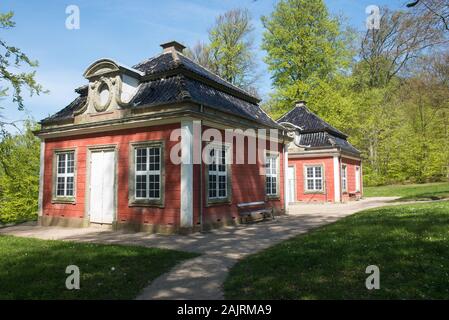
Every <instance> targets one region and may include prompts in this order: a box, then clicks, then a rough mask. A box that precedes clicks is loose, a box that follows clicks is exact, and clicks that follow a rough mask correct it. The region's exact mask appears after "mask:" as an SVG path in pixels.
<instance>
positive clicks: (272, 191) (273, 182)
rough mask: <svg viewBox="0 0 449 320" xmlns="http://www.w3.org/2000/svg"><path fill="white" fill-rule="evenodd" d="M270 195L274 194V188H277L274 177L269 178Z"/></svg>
mask: <svg viewBox="0 0 449 320" xmlns="http://www.w3.org/2000/svg"><path fill="white" fill-rule="evenodd" d="M271 179H272V180H271V194H276V193H277V192H276V186H277V181H276V177H272V178H271Z"/></svg>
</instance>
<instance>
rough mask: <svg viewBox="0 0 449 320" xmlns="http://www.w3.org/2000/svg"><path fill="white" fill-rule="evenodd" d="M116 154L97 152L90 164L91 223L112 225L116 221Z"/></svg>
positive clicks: (106, 151) (108, 151)
mask: <svg viewBox="0 0 449 320" xmlns="http://www.w3.org/2000/svg"><path fill="white" fill-rule="evenodd" d="M114 176H115V152H114V151H113V150H103V151H95V152H92V154H91V164H90V199H89V200H90V201H89V203H90V210H89V214H90V221H91V222H95V223H112V222H113V221H114V211H115V210H114V209H115V206H114V202H115V201H114V198H115V197H114V194H115V188H114Z"/></svg>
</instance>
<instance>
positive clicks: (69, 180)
mask: <svg viewBox="0 0 449 320" xmlns="http://www.w3.org/2000/svg"><path fill="white" fill-rule="evenodd" d="M66 196H73V177H67V188H66Z"/></svg>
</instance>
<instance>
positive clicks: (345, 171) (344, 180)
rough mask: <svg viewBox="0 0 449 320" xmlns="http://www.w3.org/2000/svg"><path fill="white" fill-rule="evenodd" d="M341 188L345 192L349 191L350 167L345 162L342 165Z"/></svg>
mask: <svg viewBox="0 0 449 320" xmlns="http://www.w3.org/2000/svg"><path fill="white" fill-rule="evenodd" d="M341 188H342V190H343V192H347V191H348V167H347V165H345V164H343V165H342V166H341Z"/></svg>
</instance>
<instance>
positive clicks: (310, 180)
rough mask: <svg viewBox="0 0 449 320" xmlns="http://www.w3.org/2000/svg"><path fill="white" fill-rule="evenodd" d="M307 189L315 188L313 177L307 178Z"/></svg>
mask: <svg viewBox="0 0 449 320" xmlns="http://www.w3.org/2000/svg"><path fill="white" fill-rule="evenodd" d="M307 189H308V190H314V188H313V180H312V179H307Z"/></svg>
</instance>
